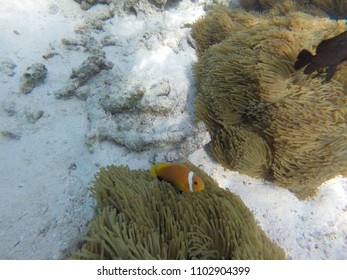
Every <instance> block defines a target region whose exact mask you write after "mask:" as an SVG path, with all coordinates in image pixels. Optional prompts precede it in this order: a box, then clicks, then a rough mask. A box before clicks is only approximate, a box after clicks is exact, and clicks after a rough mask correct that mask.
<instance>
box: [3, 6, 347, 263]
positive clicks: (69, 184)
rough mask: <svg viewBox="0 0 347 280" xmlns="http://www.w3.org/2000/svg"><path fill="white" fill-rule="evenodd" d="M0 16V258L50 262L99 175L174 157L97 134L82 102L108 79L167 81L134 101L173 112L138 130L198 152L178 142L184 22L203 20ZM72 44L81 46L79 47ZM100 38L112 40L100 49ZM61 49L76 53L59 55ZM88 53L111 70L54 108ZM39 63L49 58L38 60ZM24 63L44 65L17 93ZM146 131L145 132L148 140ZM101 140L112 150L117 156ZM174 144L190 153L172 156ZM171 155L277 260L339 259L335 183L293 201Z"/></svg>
mask: <svg viewBox="0 0 347 280" xmlns="http://www.w3.org/2000/svg"><path fill="white" fill-rule="evenodd" d="M0 6H1V9H0V38H1V44H0V84H1V87H0V131H1V132H2V134H1V135H0V161H1V163H0V207H1V209H0V259H60V258H64V257H65V256H66V254H67V251H68V248H69V247H70V246H71V244H73V243H74V241H75V240H77V239H78V238H79V237H81V236H82V235H83V234H85V233H86V231H87V229H88V222H89V221H90V219H91V218H92V216H93V206H94V202H93V200H92V199H91V198H90V197H89V192H88V187H89V186H90V185H91V183H92V180H93V174H95V173H96V172H97V171H98V169H99V168H100V167H101V166H106V165H109V164H115V165H121V164H123V165H128V166H129V167H130V168H131V169H149V163H148V161H149V159H150V158H153V157H156V158H157V159H158V158H159V159H163V160H165V159H167V158H165V155H166V156H167V155H168V154H169V155H171V158H175V155H177V154H175V150H174V149H167V148H165V149H167V150H165V149H164V150H163V151H161V150H160V149H158V148H153V147H151V146H148V147H146V148H145V149H138V150H141V151H136V152H135V151H133V149H129V147H134V145H135V146H136V145H141V144H143V143H140V144H139V143H137V142H136V143H134V141H131V140H129V137H130V136H129V135H132V134H131V133H132V132H131V131H130V132H129V131H126V134H125V136H124V134H122V133H123V132H122V131H121V132H120V133H119V134H112V135H106V136H105V134H103V133H104V132H103V131H104V130H107V126H106V127H103V126H102V125H101V126H100V123H98V118H102V116H99V115H98V112H99V111H97V110H96V111H94V107H93V104H94V103H93V92H98V91H99V90H100V88H101V89H102V90H104V89H105V88H104V87H105V85H106V86H107V81H108V80H111V81H110V82H109V83H110V84H111V86H115V85H114V84H113V83H114V81H116V82H117V87H118V88H131V86H133V85H134V83H135V82H134V81H135V80H136V84H139V85H143V86H144V87H145V88H150V89H153V87H154V88H155V86H158V85H161V86H162V88H161V90H163V91H165V88H166V85H167V83H169V84H170V94H169V95H168V97H167V98H166V99H160V98H159V99H158V97H156V96H150V92H155V91H148V96H146V98H147V99H146V100H147V101H148V104H149V107H150V105H151V104H154V105H153V106H161V104H159V105H158V104H156V103H155V102H156V100H163V103H162V104H164V105H163V107H162V108H163V110H164V109H167V108H168V107H170V106H173V107H174V108H175V110H174V112H170V113H168V114H166V115H165V118H162V117H158V116H157V115H158V114H156V115H155V114H154V115H155V117H153V119H151V118H150V117H148V114H147V115H146V116H147V117H148V118H147V117H146V118H147V119H146V118H145V117H144V119H138V122H143V123H145V124H144V127H141V129H143V130H144V131H146V132H147V134H151V132H153V133H154V134H156V135H159V136H158V137H159V138H158V139H159V140H158V141H159V142H160V141H162V142H164V143H166V142H165V141H166V140H167V137H166V136H165V135H166V134H168V136H169V137H170V136H171V135H174V136H175V137H177V141H180V137H181V136H182V135H183V138H184V136H188V138H189V137H191V138H194V139H195V138H198V139H203V142H204V141H205V142H206V143H207V141H208V140H207V139H208V136H207V135H206V132H205V131H204V130H203V129H202V130H201V131H199V130H198V131H197V132H196V131H195V132H194V134H190V131H191V130H192V129H193V128H192V125H191V123H190V122H191V119H192V109H191V108H192V100H193V95H194V80H193V77H192V73H191V65H192V63H194V62H195V61H196V56H195V51H194V49H193V48H192V46H191V45H190V44H189V40H188V39H189V23H192V22H194V20H196V19H197V18H198V17H199V16H201V15H202V14H203V13H204V11H203V7H202V5H199V4H194V3H191V2H190V1H182V2H181V3H180V4H179V5H177V6H176V7H172V8H171V9H168V10H166V11H163V12H161V13H160V15H159V16H158V15H156V17H155V19H153V17H152V18H151V17H150V16H142V17H135V16H134V15H126V14H123V15H122V16H119V15H117V14H116V15H115V16H114V17H112V18H109V19H102V16H101V15H103V14H105V15H107V14H108V12H109V10H108V7H107V6H105V5H97V6H94V7H92V8H91V9H90V10H88V11H83V10H81V9H80V7H79V5H78V4H77V3H76V2H74V1H72V0H60V1H54V0H27V1H10V0H0ZM98 23H102V24H101V25H102V28H101V29H98V25H97V24H98ZM182 26H186V27H184V28H182ZM93 28H94V29H93ZM76 30H79V33H78V32H76ZM81 34H82V35H81ZM155 34H160V36H159V35H158V36H156V35H155ZM81 36H82V37H81ZM83 36H84V37H83ZM81 38H82V39H85V38H89V39H88V40H90V41H88V42H89V43H86V45H83V44H82V43H81ZM102 38H104V39H105V38H116V39H117V40H116V41H114V42H111V43H109V45H107V44H104V45H101V46H100V45H99V44H98V42H100V41H102ZM139 38H145V40H143V39H141V40H140V39H139ZM62 39H68V40H72V41H73V40H77V41H76V42H77V44H76V45H73V44H70V45H67V44H64V43H63V41H64V40H63V41H62ZM82 41H83V40H82ZM111 41H112V40H111ZM93 42H96V43H93ZM78 44H80V45H78ZM100 50H102V51H104V53H105V55H106V56H105V57H106V59H107V61H109V62H111V63H113V64H114V66H113V68H112V69H111V70H108V71H105V70H103V71H101V72H100V74H98V75H97V76H96V77H94V78H92V79H94V80H92V81H89V82H88V83H92V84H93V85H91V87H90V88H91V89H92V91H93V92H91V93H90V92H87V93H85V92H83V91H82V90H81V91H80V92H78V93H77V97H76V96H69V98H57V92H61V91H64V89H66V88H67V87H68V86H69V75H70V73H71V71H72V69H73V68H76V67H78V66H80V65H81V64H82V63H83V61H85V60H86V59H87V58H88V57H89V56H91V55H95V54H97V53H98V51H100ZM49 54H53V56H52V57H50V58H47V59H44V58H43V57H42V56H45V55H46V56H47V55H48V56H49ZM33 63H43V64H45V66H46V68H47V77H46V79H45V80H44V82H43V83H42V84H40V85H38V86H37V87H35V88H34V89H33V91H32V92H30V93H29V94H23V93H21V92H20V84H21V76H22V75H23V73H24V71H25V69H26V68H27V67H28V66H30V65H32V64H33ZM162 77H164V78H162ZM158 81H159V82H158ZM167 81H168V82H167ZM163 84H164V86H163ZM87 85H88V84H87ZM156 94H158V93H156ZM153 102H154V103H153ZM172 102H174V103H172ZM91 107H93V108H91ZM178 111H180V112H178ZM157 113H158V112H157ZM143 116H144V115H141V116H140V117H143ZM137 117H138V116H137ZM93 118H94V119H93ZM93 120H94V122H93ZM103 120H105V119H103ZM103 123H105V122H103ZM106 123H107V120H106ZM146 123H147V124H151V125H152V126H154V129H153V130H149V132H148V131H147V130H148V127H146V126H145V125H146ZM110 126H111V127H112V123H111V124H110ZM161 127H165V128H169V129H167V130H165V129H164V130H161ZM146 129H147V130H146ZM98 137H99V138H98ZM103 138H106V140H107V139H112V140H116V142H117V141H118V142H121V143H123V142H122V141H124V143H123V144H124V145H125V146H124V145H117V144H115V143H114V141H101V140H104V139H103ZM86 139H87V140H86ZM93 139H97V140H96V141H94V142H93V141H91V140H93ZM98 139H99V140H100V141H98ZM124 139H125V140H124ZM91 142H92V143H91ZM206 143H203V144H206ZM189 144H191V145H190V146H189ZM127 145H128V148H127V147H126V146H127ZM132 145H133V146H132ZM185 145H186V146H189V147H190V148H186V149H184V148H182V147H185ZM136 147H138V146H136ZM166 147H167V143H166ZM180 147H181V148H180V151H178V152H177V153H178V154H180V155H181V154H185V153H186V152H187V151H191V152H192V153H191V154H190V155H189V160H191V161H192V162H193V163H195V164H197V165H199V166H200V167H201V168H202V169H203V170H204V171H206V172H207V173H208V174H209V175H211V176H212V177H213V178H214V179H215V180H216V181H217V182H218V183H219V184H220V186H221V187H223V188H229V189H230V190H231V191H232V192H234V193H236V194H238V195H239V196H240V197H241V198H242V200H243V201H244V203H245V204H246V205H247V206H248V207H249V209H250V210H251V211H252V212H253V214H254V216H255V218H256V220H257V222H258V224H259V226H260V227H261V228H262V229H263V230H264V231H265V232H266V234H267V235H268V236H269V238H270V239H271V240H273V241H274V242H276V243H277V244H278V245H279V246H281V247H282V248H283V249H284V250H285V251H286V253H287V256H288V258H290V259H347V212H346V210H347V179H346V178H343V177H341V176H338V177H336V178H334V179H332V180H329V181H328V182H325V183H324V184H323V185H322V186H321V187H320V189H319V192H318V194H317V196H316V197H314V198H313V199H311V200H308V201H299V200H298V199H297V198H296V197H295V196H294V195H293V194H292V193H290V192H289V191H288V190H285V189H283V188H280V187H277V186H275V185H273V184H271V183H268V182H264V181H262V180H256V179H252V178H250V177H248V176H245V175H240V174H239V173H237V172H232V171H228V170H225V169H224V168H222V167H221V166H220V165H219V164H218V163H216V162H215V161H213V159H211V157H210V156H209V154H208V153H206V151H205V149H204V148H203V147H202V145H201V146H199V145H196V143H194V141H192V142H186V143H185V144H184V142H183V144H182V145H181V146H180Z"/></svg>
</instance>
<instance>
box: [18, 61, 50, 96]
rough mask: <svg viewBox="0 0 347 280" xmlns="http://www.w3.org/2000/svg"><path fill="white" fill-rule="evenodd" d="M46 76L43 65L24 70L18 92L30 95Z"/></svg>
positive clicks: (36, 64) (45, 69) (35, 65)
mask: <svg viewBox="0 0 347 280" xmlns="http://www.w3.org/2000/svg"><path fill="white" fill-rule="evenodd" d="M46 75H47V68H46V66H45V65H44V64H42V63H34V64H32V65H31V66H29V67H28V68H27V69H26V70H25V72H24V74H23V76H22V78H21V85H20V91H21V92H22V93H25V94H28V93H30V92H31V91H32V90H33V89H34V88H35V87H36V86H37V85H38V84H40V83H42V82H43V81H44V80H45V78H46Z"/></svg>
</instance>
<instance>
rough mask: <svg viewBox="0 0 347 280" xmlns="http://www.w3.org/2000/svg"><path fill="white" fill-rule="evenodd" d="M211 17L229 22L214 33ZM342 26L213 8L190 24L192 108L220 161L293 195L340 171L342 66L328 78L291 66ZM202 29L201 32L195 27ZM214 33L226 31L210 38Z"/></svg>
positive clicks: (346, 95) (346, 102)
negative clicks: (195, 91) (195, 52)
mask: <svg viewBox="0 0 347 280" xmlns="http://www.w3.org/2000/svg"><path fill="white" fill-rule="evenodd" d="M223 13H224V15H223V16H221V15H220V14H223ZM228 17H229V19H227V18H228ZM215 18H218V19H219V21H220V19H223V21H224V22H227V23H228V25H226V24H222V25H221V27H220V28H219V29H218V30H213V28H215V27H218V25H219V21H217V22H213V19H215ZM345 23H346V22H345V21H342V20H340V21H333V20H330V19H327V18H316V17H313V16H310V15H308V14H306V13H301V12H296V11H293V12H291V13H290V14H289V15H288V16H287V17H283V16H274V15H271V16H268V15H266V14H265V15H262V16H255V15H254V14H248V13H245V12H238V11H232V10H228V9H224V8H220V7H218V8H215V9H213V10H211V11H210V12H208V13H207V15H206V16H205V17H203V18H201V19H200V20H199V21H197V22H196V23H195V24H194V26H193V30H192V34H193V36H194V38H195V39H196V43H197V45H198V55H199V56H200V57H199V61H198V62H197V63H196V65H195V66H194V73H195V78H196V81H197V87H198V94H197V97H196V113H197V117H198V119H199V120H203V121H204V122H205V124H206V125H207V127H208V129H209V132H210V134H211V137H212V141H211V148H212V151H213V152H214V154H215V156H216V157H217V158H218V160H219V161H220V162H221V163H222V164H223V165H224V166H226V167H228V168H230V169H234V170H238V171H240V172H243V173H246V174H249V175H251V176H255V177H261V178H266V179H268V180H271V181H274V182H275V183H277V184H278V185H280V186H283V187H285V188H288V189H289V190H291V191H293V192H294V193H295V194H296V195H297V197H299V198H300V199H305V198H307V197H310V196H312V195H314V194H315V192H316V189H317V187H318V186H319V185H321V184H322V182H324V181H325V180H327V179H330V178H332V177H334V176H336V175H338V174H342V173H344V172H346V170H347V141H346V140H347V128H346V109H347V92H346V86H347V79H346V76H347V75H346V74H347V67H346V66H345V65H340V66H339V67H338V68H337V70H336V73H335V76H334V77H333V78H332V80H331V81H330V82H329V83H325V82H324V78H325V77H324V75H320V76H318V77H315V76H313V75H310V76H306V75H303V72H302V71H295V70H294V68H293V65H294V63H295V60H296V56H297V54H298V53H299V52H300V50H302V49H303V48H306V49H308V50H310V51H312V49H314V47H315V46H317V44H319V42H321V41H322V40H324V39H327V38H331V37H334V36H336V35H338V34H340V33H342V32H343V31H345V30H346V27H345ZM211 26H213V28H211ZM201 29H205V30H206V31H207V34H205V33H204V32H196V30H201ZM209 30H213V33H212V34H210V33H209V32H208V31H209ZM219 33H222V34H230V35H229V36H226V37H227V38H226V39H224V40H223V39H222V40H220V39H219V40H215V36H216V34H217V36H218V34H219ZM222 37H223V36H222ZM222 37H221V38H222ZM216 41H217V43H216ZM332 55H334V54H332Z"/></svg>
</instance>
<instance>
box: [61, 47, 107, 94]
mask: <svg viewBox="0 0 347 280" xmlns="http://www.w3.org/2000/svg"><path fill="white" fill-rule="evenodd" d="M112 68H113V63H112V62H111V61H108V60H107V59H106V57H105V54H104V53H99V54H98V55H92V56H90V57H88V58H87V59H86V60H85V61H84V62H83V63H82V64H81V65H80V66H79V67H77V68H74V69H72V72H71V74H70V85H69V86H68V87H67V88H65V89H63V90H60V91H58V92H56V93H55V96H56V97H57V98H68V97H71V96H74V95H76V90H77V89H78V88H80V87H81V86H83V85H84V84H85V83H87V82H88V81H89V80H90V79H91V78H93V77H95V76H96V75H97V74H99V73H100V72H101V71H102V70H110V69H112Z"/></svg>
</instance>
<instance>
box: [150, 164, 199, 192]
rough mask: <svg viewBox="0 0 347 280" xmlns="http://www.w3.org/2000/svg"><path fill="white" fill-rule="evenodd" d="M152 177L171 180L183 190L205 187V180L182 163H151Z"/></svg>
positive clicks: (192, 190)
mask: <svg viewBox="0 0 347 280" xmlns="http://www.w3.org/2000/svg"><path fill="white" fill-rule="evenodd" d="M150 175H151V176H152V177H158V178H159V179H160V180H164V181H166V182H169V183H170V184H172V185H173V186H174V187H176V188H177V189H179V190H180V191H181V192H198V191H201V190H203V189H204V188H205V185H204V182H203V181H202V180H201V178H200V177H199V176H196V175H194V172H193V171H191V170H189V168H188V167H187V166H185V165H184V164H180V163H165V162H161V163H158V164H157V165H156V166H155V165H153V164H151V172H150Z"/></svg>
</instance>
